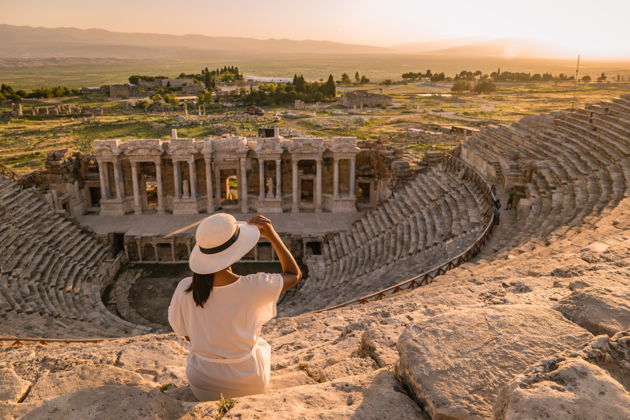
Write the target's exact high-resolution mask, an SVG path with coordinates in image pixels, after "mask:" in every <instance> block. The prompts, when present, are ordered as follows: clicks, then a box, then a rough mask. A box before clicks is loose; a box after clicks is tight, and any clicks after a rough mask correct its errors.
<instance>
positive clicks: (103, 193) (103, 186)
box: [98, 161, 109, 200]
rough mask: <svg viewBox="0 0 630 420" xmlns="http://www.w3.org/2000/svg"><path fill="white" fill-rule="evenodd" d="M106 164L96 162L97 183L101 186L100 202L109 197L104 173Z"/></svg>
mask: <svg viewBox="0 0 630 420" xmlns="http://www.w3.org/2000/svg"><path fill="white" fill-rule="evenodd" d="M106 164H107V163H106V162H103V161H98V178H99V183H100V184H101V200H107V199H108V198H109V197H108V196H109V191H107V183H106V179H107V174H106V173H105V171H106V169H105V168H106V166H105V165H106Z"/></svg>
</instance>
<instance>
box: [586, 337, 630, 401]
mask: <svg viewBox="0 0 630 420" xmlns="http://www.w3.org/2000/svg"><path fill="white" fill-rule="evenodd" d="M580 355H581V357H583V358H584V359H585V360H587V361H589V362H591V363H594V364H596V365H597V366H599V367H600V368H602V369H604V370H606V371H607V372H608V374H609V375H610V376H612V377H613V378H614V379H616V380H617V381H618V382H619V383H621V385H622V386H623V387H624V388H625V389H626V390H628V391H630V330H627V331H620V332H618V333H617V334H615V335H613V336H612V337H610V338H609V337H608V336H606V335H600V336H597V337H595V338H594V339H593V340H591V342H590V343H588V344H587V345H585V346H584V347H583V349H582V351H581V352H580Z"/></svg>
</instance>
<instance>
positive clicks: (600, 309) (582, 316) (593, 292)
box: [555, 287, 630, 335]
mask: <svg viewBox="0 0 630 420" xmlns="http://www.w3.org/2000/svg"><path fill="white" fill-rule="evenodd" d="M555 309H557V310H559V311H560V312H562V313H563V314H564V315H565V316H566V317H567V318H568V319H570V320H571V321H573V322H575V323H576V324H578V325H580V326H582V327H584V328H586V329H587V330H589V331H590V332H592V333H593V334H595V335H598V334H608V335H613V334H614V333H615V332H617V331H621V330H625V329H627V328H630V291H629V290H628V289H627V288H626V287H622V288H620V290H616V291H613V290H611V289H608V288H602V287H588V288H584V289H581V290H576V291H574V292H573V293H571V295H569V296H567V297H566V298H564V299H562V300H561V301H560V302H558V305H556V307H555Z"/></svg>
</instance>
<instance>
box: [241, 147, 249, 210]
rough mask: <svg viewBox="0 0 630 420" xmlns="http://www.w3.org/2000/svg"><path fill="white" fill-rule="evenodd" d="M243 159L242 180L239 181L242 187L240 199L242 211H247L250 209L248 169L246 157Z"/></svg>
mask: <svg viewBox="0 0 630 420" xmlns="http://www.w3.org/2000/svg"><path fill="white" fill-rule="evenodd" d="M240 161H241V182H239V186H240V187H241V188H240V190H241V196H240V197H239V201H240V202H241V213H247V212H248V211H249V206H248V205H247V170H246V169H245V158H244V157H242V158H241V159H240Z"/></svg>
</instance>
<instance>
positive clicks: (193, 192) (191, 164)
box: [188, 159, 197, 199]
mask: <svg viewBox="0 0 630 420" xmlns="http://www.w3.org/2000/svg"><path fill="white" fill-rule="evenodd" d="M188 172H189V174H190V177H189V178H190V198H195V199H196V198H197V165H196V164H195V160H194V159H192V160H189V161H188Z"/></svg>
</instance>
